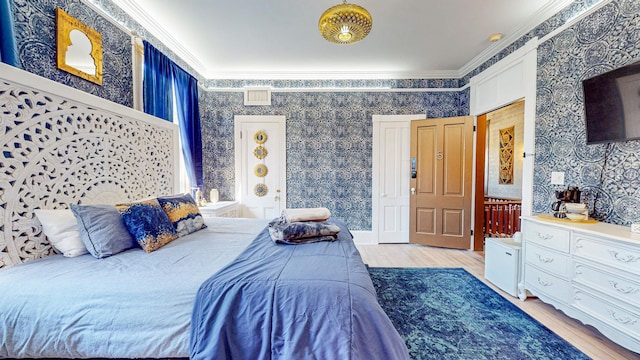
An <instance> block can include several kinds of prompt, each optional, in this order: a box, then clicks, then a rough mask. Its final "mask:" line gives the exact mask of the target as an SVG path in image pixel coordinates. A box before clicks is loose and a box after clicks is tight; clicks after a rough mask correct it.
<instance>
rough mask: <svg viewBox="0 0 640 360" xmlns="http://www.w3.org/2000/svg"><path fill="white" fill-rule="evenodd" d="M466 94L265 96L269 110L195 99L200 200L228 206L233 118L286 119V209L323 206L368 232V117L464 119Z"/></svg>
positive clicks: (224, 96)
mask: <svg viewBox="0 0 640 360" xmlns="http://www.w3.org/2000/svg"><path fill="white" fill-rule="evenodd" d="M467 95H468V92H467V91H443V92H406V93H403V92H365V91H363V92H304V91H300V92H273V93H272V106H247V107H245V106H244V102H243V101H244V100H243V93H241V92H213V91H211V92H207V91H201V93H200V114H201V116H202V144H203V168H204V170H203V171H204V174H203V177H204V185H205V186H204V187H205V192H207V191H209V189H212V188H214V189H218V190H219V191H220V199H223V200H231V199H233V198H234V193H233V192H234V184H235V173H234V140H233V117H234V115H284V116H285V117H286V119H287V206H288V207H318V206H324V207H327V208H329V210H331V213H332V214H333V215H334V216H336V217H339V218H341V219H344V220H345V221H346V222H347V224H348V225H349V228H350V229H352V230H371V206H372V203H371V201H372V200H371V176H372V173H371V172H372V158H371V157H372V140H373V123H372V116H373V115H374V114H417V113H426V114H427V117H430V118H437V117H447V116H460V115H467V114H468V113H469V107H468V100H465V102H464V103H463V102H462V100H461V99H462V98H464V99H467V98H468V96H467Z"/></svg>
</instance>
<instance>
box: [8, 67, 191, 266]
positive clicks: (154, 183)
mask: <svg viewBox="0 0 640 360" xmlns="http://www.w3.org/2000/svg"><path fill="white" fill-rule="evenodd" d="M0 126H1V128H0V147H1V149H0V218H2V225H1V227H0V269H1V268H3V267H6V266H10V265H13V264H17V263H21V262H25V261H28V260H31V259H36V258H40V257H44V256H47V255H50V254H51V253H53V249H52V247H51V245H50V244H49V242H48V241H47V240H46V238H45V237H44V235H43V234H42V231H41V228H40V223H39V222H38V220H37V219H36V218H35V216H34V214H33V210H34V209H37V208H42V209H63V208H68V207H69V205H70V204H73V203H84V204H115V203H117V202H122V201H127V200H136V199H141V198H147V197H152V196H159V195H170V194H174V193H176V192H177V191H178V181H179V176H178V170H177V169H178V167H177V165H178V163H179V162H178V156H179V148H178V127H177V126H176V125H174V124H172V123H169V122H168V121H164V120H161V119H158V118H155V117H152V116H149V115H146V114H144V113H141V112H139V111H135V110H133V109H130V108H127V107H125V106H122V105H118V104H115V103H112V102H110V101H107V100H104V99H101V98H98V97H96V96H93V95H90V94H88V93H85V92H82V91H79V90H76V89H73V88H70V87H68V86H65V85H62V84H59V83H56V82H54V81H51V80H48V79H45V78H42V77H40V76H37V75H34V74H31V73H28V72H25V71H22V70H19V69H16V68H14V67H11V66H8V65H5V64H2V63H0Z"/></svg>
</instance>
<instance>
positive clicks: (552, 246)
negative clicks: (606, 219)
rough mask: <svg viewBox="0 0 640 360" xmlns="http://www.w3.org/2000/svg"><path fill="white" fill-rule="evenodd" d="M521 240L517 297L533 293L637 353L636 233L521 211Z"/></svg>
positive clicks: (639, 248)
mask: <svg viewBox="0 0 640 360" xmlns="http://www.w3.org/2000/svg"><path fill="white" fill-rule="evenodd" d="M522 242H523V252H524V254H523V268H522V271H523V275H524V276H523V277H522V279H523V280H522V282H521V283H520V284H519V285H518V288H519V296H520V299H522V300H524V299H525V298H526V297H527V296H529V295H533V296H537V297H538V298H539V299H540V300H542V301H544V302H546V303H549V304H551V305H553V306H554V307H556V308H557V309H559V310H562V311H563V312H564V313H566V314H567V315H568V316H570V317H573V318H575V319H578V320H580V321H581V322H583V323H585V324H589V325H592V326H594V327H595V328H597V329H598V330H599V331H600V332H602V333H603V334H604V335H605V336H607V337H608V338H609V339H611V340H612V341H614V342H616V343H618V344H620V345H622V346H624V347H626V348H628V349H630V350H632V351H635V352H640V234H635V233H632V232H631V230H630V229H629V228H628V227H624V226H618V225H612V224H606V223H597V224H581V223H574V222H570V221H566V222H560V221H553V220H545V219H542V218H540V217H537V216H525V217H522Z"/></svg>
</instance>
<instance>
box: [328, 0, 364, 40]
mask: <svg viewBox="0 0 640 360" xmlns="http://www.w3.org/2000/svg"><path fill="white" fill-rule="evenodd" d="M372 25H373V21H372V20H371V14H369V12H368V11H367V10H366V9H365V8H363V7H362V6H359V5H355V4H347V1H346V0H344V2H343V3H342V4H340V5H336V6H333V7H330V8H329V9H327V11H325V12H324V13H323V14H322V16H320V21H318V29H319V30H320V33H321V34H322V36H323V37H324V38H325V39H327V41H329V42H332V43H336V44H352V43H354V42H357V41H360V40H362V39H364V37H365V36H367V35H368V34H369V32H370V31H371V26H372Z"/></svg>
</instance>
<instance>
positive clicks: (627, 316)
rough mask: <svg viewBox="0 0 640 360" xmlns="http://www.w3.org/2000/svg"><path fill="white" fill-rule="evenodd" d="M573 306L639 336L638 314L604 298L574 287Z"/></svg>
mask: <svg viewBox="0 0 640 360" xmlns="http://www.w3.org/2000/svg"><path fill="white" fill-rule="evenodd" d="M572 305H573V307H575V308H578V309H579V310H580V311H582V312H584V313H586V314H588V315H590V316H592V317H594V318H596V319H598V320H600V321H602V322H604V323H607V324H608V325H609V326H611V327H614V328H615V329H616V330H617V331H619V332H621V333H625V334H628V335H630V336H631V337H634V338H636V339H637V338H639V337H640V314H638V313H636V312H632V311H630V310H628V309H626V308H623V307H621V306H618V305H615V304H613V303H611V302H609V301H608V300H606V298H601V297H597V296H595V295H593V294H591V293H589V292H586V291H583V290H581V289H575V293H574V294H573V304H572Z"/></svg>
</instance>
